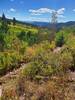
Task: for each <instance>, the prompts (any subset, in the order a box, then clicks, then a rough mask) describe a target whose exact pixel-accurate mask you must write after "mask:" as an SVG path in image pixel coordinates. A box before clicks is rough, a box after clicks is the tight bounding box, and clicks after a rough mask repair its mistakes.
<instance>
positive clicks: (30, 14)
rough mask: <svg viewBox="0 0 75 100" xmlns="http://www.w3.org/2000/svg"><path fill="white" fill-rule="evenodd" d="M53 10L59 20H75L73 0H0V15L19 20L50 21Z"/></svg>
mask: <svg viewBox="0 0 75 100" xmlns="http://www.w3.org/2000/svg"><path fill="white" fill-rule="evenodd" d="M53 11H56V12H57V16H58V21H59V22H67V21H75V0H0V16H1V15H2V13H3V12H4V13H5V15H6V16H7V17H8V18H13V17H16V19H17V20H21V21H43V22H50V21H51V15H52V12H53Z"/></svg>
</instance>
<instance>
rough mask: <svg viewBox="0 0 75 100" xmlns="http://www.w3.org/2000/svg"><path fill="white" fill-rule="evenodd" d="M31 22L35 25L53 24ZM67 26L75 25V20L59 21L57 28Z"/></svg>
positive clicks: (45, 25)
mask: <svg viewBox="0 0 75 100" xmlns="http://www.w3.org/2000/svg"><path fill="white" fill-rule="evenodd" d="M30 23H31V24H33V25H35V26H39V27H48V26H49V27H50V26H52V24H51V23H49V22H30ZM65 26H75V21H69V22H64V23H57V24H56V27H57V28H61V27H65Z"/></svg>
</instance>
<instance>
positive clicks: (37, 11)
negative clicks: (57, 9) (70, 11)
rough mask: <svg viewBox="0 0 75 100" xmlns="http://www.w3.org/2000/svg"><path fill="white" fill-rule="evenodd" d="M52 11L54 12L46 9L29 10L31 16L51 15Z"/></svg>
mask: <svg viewBox="0 0 75 100" xmlns="http://www.w3.org/2000/svg"><path fill="white" fill-rule="evenodd" d="M53 11H54V10H53V9H48V8H40V9H37V10H34V9H30V10H29V12H30V13H31V15H41V14H45V13H52V12H53Z"/></svg>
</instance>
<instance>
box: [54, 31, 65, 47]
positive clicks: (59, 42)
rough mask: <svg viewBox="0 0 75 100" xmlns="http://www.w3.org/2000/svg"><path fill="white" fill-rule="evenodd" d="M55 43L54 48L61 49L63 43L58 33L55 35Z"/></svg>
mask: <svg viewBox="0 0 75 100" xmlns="http://www.w3.org/2000/svg"><path fill="white" fill-rule="evenodd" d="M55 42H56V46H58V47H61V46H62V45H63V44H64V43H65V41H64V36H63V33H58V34H57V35H56V39H55Z"/></svg>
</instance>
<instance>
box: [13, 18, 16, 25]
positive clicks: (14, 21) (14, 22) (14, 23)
mask: <svg viewBox="0 0 75 100" xmlns="http://www.w3.org/2000/svg"><path fill="white" fill-rule="evenodd" d="M13 25H16V19H15V17H13Z"/></svg>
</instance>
